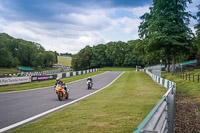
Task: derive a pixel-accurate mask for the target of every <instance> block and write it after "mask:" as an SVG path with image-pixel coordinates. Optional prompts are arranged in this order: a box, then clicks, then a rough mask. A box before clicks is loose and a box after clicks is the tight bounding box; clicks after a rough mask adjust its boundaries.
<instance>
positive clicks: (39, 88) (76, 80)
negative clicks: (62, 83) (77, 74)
mask: <svg viewBox="0 0 200 133" xmlns="http://www.w3.org/2000/svg"><path fill="white" fill-rule="evenodd" d="M107 72H108V71H107ZM107 72H104V73H107ZM104 73H101V74H104ZM101 74H97V75H94V76H91V77H96V76H98V75H101ZM85 79H87V78H84V79H79V80H76V81H72V82H69V83H66V84H71V83H75V82H78V81H81V80H85ZM50 87H53V86H48V87H43V88H34V89H28V90H20V91H9V92H0V95H1V94H5V93H16V92H24V91H36V90H41V89H47V88H50Z"/></svg>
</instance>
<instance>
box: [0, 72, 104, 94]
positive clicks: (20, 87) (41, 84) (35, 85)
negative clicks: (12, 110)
mask: <svg viewBox="0 0 200 133" xmlns="http://www.w3.org/2000/svg"><path fill="white" fill-rule="evenodd" d="M103 72H105V71H97V72H92V73H87V74H83V75H77V76H73V77H69V78H62V79H61V80H62V81H63V82H64V83H69V82H72V81H75V80H79V79H83V78H87V77H89V76H94V75H97V74H100V73H103ZM54 84H55V80H47V81H40V82H39V81H36V82H31V83H24V84H17V85H7V86H0V92H8V91H19V90H28V89H34V88H41V87H48V86H53V85H54Z"/></svg>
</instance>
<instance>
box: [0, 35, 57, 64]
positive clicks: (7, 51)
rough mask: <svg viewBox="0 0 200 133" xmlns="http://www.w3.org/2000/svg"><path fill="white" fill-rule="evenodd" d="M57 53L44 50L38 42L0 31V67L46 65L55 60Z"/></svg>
mask: <svg viewBox="0 0 200 133" xmlns="http://www.w3.org/2000/svg"><path fill="white" fill-rule="evenodd" d="M57 54H58V53H56V52H52V51H45V49H44V48H43V47H42V46H41V45H40V44H38V43H34V42H30V41H25V40H22V39H15V38H13V37H11V36H9V35H7V34H5V33H0V67H16V66H19V65H21V66H27V67H47V66H52V65H53V64H54V63H56V61H57V56H56V55H57Z"/></svg>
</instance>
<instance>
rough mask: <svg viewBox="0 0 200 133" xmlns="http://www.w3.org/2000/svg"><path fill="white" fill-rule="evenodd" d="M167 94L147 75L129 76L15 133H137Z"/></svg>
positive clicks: (129, 74)
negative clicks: (145, 119)
mask: <svg viewBox="0 0 200 133" xmlns="http://www.w3.org/2000/svg"><path fill="white" fill-rule="evenodd" d="M165 92H166V91H165V89H164V88H163V87H161V86H159V85H158V84H157V83H155V82H153V81H152V79H151V78H150V77H149V76H147V74H145V73H144V72H125V73H124V74H123V75H122V76H121V77H120V78H119V79H118V80H117V81H115V82H114V83H113V84H112V85H110V86H109V87H107V88H106V89H104V90H102V91H100V92H99V93H97V94H95V95H92V96H90V97H88V98H86V99H84V100H82V101H80V102H78V103H76V104H73V105H71V106H69V107H67V108H64V109H62V110H60V111H57V112H55V113H52V114H50V115H48V116H46V117H43V118H41V119H39V120H37V121H35V122H32V123H29V124H27V125H24V126H22V127H20V128H17V129H15V130H13V131H11V132H14V133H23V132H24V133H25V132H34V133H38V132H42V133H55V132H56V133H64V132H66V133H77V132H80V133H106V132H113V133H116V132H118V133H122V132H125V133H127V132H133V130H134V129H135V128H136V127H137V126H138V125H139V124H140V122H141V121H142V120H143V119H144V118H145V117H146V116H147V114H148V113H149V112H150V111H151V110H152V108H153V107H154V106H155V105H156V104H157V102H158V101H159V100H160V99H161V97H162V96H163V94H164V93H165ZM58 102H59V101H58Z"/></svg>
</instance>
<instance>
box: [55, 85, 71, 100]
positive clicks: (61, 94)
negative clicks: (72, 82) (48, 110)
mask: <svg viewBox="0 0 200 133" xmlns="http://www.w3.org/2000/svg"><path fill="white" fill-rule="evenodd" d="M55 92H56V94H57V95H58V100H59V101H62V100H64V99H68V98H69V89H68V88H67V86H66V90H65V89H64V88H63V85H60V84H57V85H56V87H55Z"/></svg>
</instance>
